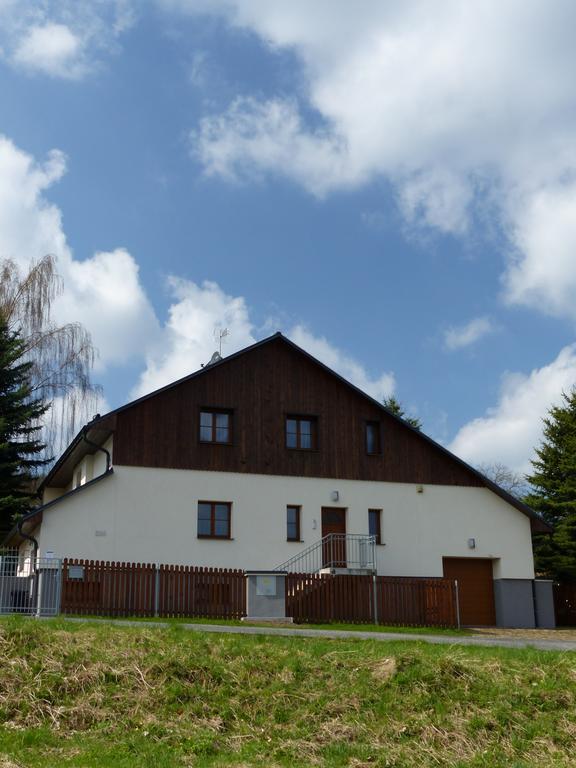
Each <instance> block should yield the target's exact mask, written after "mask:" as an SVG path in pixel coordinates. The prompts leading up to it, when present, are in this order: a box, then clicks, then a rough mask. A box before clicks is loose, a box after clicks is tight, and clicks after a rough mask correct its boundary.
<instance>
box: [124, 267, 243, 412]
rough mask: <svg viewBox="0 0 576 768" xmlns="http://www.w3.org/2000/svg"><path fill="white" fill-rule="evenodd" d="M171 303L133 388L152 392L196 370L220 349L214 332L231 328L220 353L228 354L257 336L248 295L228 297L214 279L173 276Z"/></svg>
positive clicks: (171, 280)
mask: <svg viewBox="0 0 576 768" xmlns="http://www.w3.org/2000/svg"><path fill="white" fill-rule="evenodd" d="M169 288H170V291H171V293H172V298H173V303H172V305H171V306H170V309H169V311H168V320H167V322H166V324H165V325H164V327H163V332H162V337H161V338H160V339H159V340H158V343H157V344H156V345H154V347H153V348H152V349H150V350H149V352H148V354H147V360H146V369H145V371H144V372H143V374H142V376H141V378H140V381H139V383H138V385H137V387H136V389H135V390H134V392H133V395H134V396H135V397H137V396H139V395H143V394H146V393H147V392H152V391H153V390H155V389H158V388H159V387H162V386H164V385H165V384H169V383H170V382H172V381H175V380H176V379H179V378H181V377H182V376H186V375H188V374H190V373H193V372H194V371H196V370H198V369H199V368H200V366H201V364H203V363H207V362H208V361H209V360H210V358H211V357H212V354H213V353H214V351H215V350H216V349H217V346H218V345H217V342H216V339H215V335H214V331H215V329H216V328H217V327H220V328H222V329H223V328H228V329H229V331H230V335H229V336H228V337H227V338H226V340H225V344H224V346H223V350H222V353H223V354H230V353H231V352H236V351H237V350H239V349H241V348H242V347H245V346H248V345H249V344H253V343H254V342H255V341H256V338H255V336H254V335H253V326H252V323H251V322H250V319H249V313H248V308H247V307H246V303H245V301H244V299H243V298H242V297H241V296H240V297H234V296H228V295H227V294H225V293H224V291H222V289H221V288H220V287H219V286H218V285H216V283H211V282H205V283H203V284H202V285H201V286H199V285H196V283H193V282H192V281H190V280H182V279H180V278H176V277H171V278H169Z"/></svg>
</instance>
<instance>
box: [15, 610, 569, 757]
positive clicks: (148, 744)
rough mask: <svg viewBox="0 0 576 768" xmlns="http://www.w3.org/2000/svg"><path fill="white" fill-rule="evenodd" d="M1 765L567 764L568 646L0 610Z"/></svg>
mask: <svg viewBox="0 0 576 768" xmlns="http://www.w3.org/2000/svg"><path fill="white" fill-rule="evenodd" d="M0 653H1V659H2V664H1V666H0V766H1V767H2V768H14V767H15V766H18V768H23V767H25V768H36V767H40V766H41V767H42V768H53V767H54V768H55V767H56V766H58V768H60V766H65V767H66V766H74V767H75V768H93V767H94V768H95V767H96V766H98V768H109V767H111V766H114V767H115V768H123V767H124V766H126V768H128V767H129V768H140V767H142V768H144V767H146V768H147V767H148V766H149V767H150V768H152V767H154V768H174V767H181V766H194V767H196V766H198V768H204V767H216V766H266V767H267V768H274V767H275V766H296V767H300V766H302V767H303V766H329V767H330V768H339V767H340V766H342V767H343V766H347V767H348V766H349V767H350V768H372V767H373V766H390V767H393V768H408V767H410V768H413V767H414V766H418V767H420V766H424V767H427V766H454V767H463V766H471V767H472V766H474V767H478V768H479V767H486V768H488V766H489V767H490V768H504V766H506V768H511V767H512V768H525V767H527V766H538V768H552V766H573V765H574V764H575V763H574V754H573V752H574V743H576V654H571V653H559V652H550V651H547V652H544V651H537V650H534V649H525V650H512V649H501V648H500V649H496V648H466V647H457V646H435V645H426V644H424V643H415V642H407V641H390V642H378V641H371V640H363V641H359V640H330V639H325V638H319V637H318V638H311V639H308V638H287V637H270V636H247V635H229V634H228V635H225V634H202V633H195V632H187V631H185V630H183V629H182V627H180V626H178V624H176V623H174V624H173V625H172V626H170V627H169V628H166V629H165V628H161V627H146V626H144V625H142V626H136V627H121V626H117V625H112V624H96V623H78V624H73V623H70V622H64V621H61V620H54V621H42V622H39V621H35V620H31V619H22V618H20V619H9V620H5V621H2V622H0Z"/></svg>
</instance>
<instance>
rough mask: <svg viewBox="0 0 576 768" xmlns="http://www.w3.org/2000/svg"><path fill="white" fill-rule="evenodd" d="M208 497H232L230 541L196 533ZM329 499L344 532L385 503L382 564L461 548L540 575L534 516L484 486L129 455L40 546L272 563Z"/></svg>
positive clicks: (427, 567) (52, 517)
mask: <svg viewBox="0 0 576 768" xmlns="http://www.w3.org/2000/svg"><path fill="white" fill-rule="evenodd" d="M334 490H337V491H338V492H339V495H340V499H339V501H338V502H333V501H332V500H331V499H332V492H333V491H334ZM199 500H210V501H229V502H232V524H231V528H232V540H231V541H228V540H206V539H197V538H196V525H197V504H198V501H199ZM287 504H297V505H300V506H301V508H302V511H301V536H302V539H303V542H302V543H297V542H287V541H286V505H287ZM323 506H326V507H334V506H337V507H342V508H345V509H346V510H347V511H346V525H347V533H368V509H369V508H380V509H382V540H383V542H384V543H385V545H383V546H379V547H377V550H378V572H379V573H380V574H383V575H398V576H441V575H442V557H443V556H452V557H490V558H494V576H495V577H496V578H515V579H523V578H533V577H534V571H533V561H532V547H531V536H530V521H529V520H528V518H527V517H526V516H525V515H523V514H522V513H521V512H519V511H518V510H517V509H515V508H514V507H512V506H511V505H509V504H507V503H506V502H505V501H503V500H502V499H501V498H500V497H499V496H497V495H496V494H494V493H492V492H491V491H489V490H488V489H486V488H462V487H458V486H436V485H426V486H424V487H423V492H422V493H418V492H417V486H416V485H411V484H401V483H379V482H362V481H352V480H325V479H317V478H299V477H280V476H270V475H243V474H236V473H222V472H200V471H193V470H186V471H184V470H170V469H150V468H136V467H124V466H116V467H115V468H114V474H113V475H111V476H109V477H107V478H104V479H103V480H102V481H100V482H98V483H95V484H94V485H93V486H91V487H87V488H85V489H83V490H81V491H80V492H78V493H75V494H73V495H72V496H70V497H69V498H66V499H62V500H61V501H59V502H58V503H57V504H55V505H54V506H53V507H51V508H49V509H47V510H46V511H45V514H44V519H43V523H42V530H41V533H40V551H41V554H43V553H44V552H46V551H47V550H48V551H54V553H55V555H56V556H70V557H85V558H93V559H100V560H123V561H136V562H158V563H175V564H184V563H189V564H194V565H203V566H218V567H228V568H256V569H264V568H271V567H275V566H276V565H278V564H280V563H281V562H283V561H284V560H286V559H288V558H289V557H292V555H295V554H297V553H298V552H299V551H301V550H302V549H304V548H305V547H308V546H309V545H311V544H313V543H314V542H315V541H317V540H318V539H320V538H321V535H322V531H321V508H322V507H323ZM470 538H474V539H475V540H476V548H475V549H473V550H471V549H469V548H468V539H470Z"/></svg>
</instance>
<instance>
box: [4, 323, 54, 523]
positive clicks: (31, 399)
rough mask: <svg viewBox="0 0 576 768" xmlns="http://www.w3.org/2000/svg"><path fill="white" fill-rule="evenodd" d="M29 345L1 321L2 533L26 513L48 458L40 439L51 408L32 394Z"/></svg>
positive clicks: (31, 366)
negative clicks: (37, 476)
mask: <svg viewBox="0 0 576 768" xmlns="http://www.w3.org/2000/svg"><path fill="white" fill-rule="evenodd" d="M25 355H26V343H25V341H24V340H23V339H22V338H21V337H20V336H19V335H18V333H17V332H15V331H10V330H9V329H8V326H7V325H6V323H5V322H2V321H0V532H2V533H4V532H7V531H8V530H9V529H10V526H11V524H12V523H13V521H14V519H15V518H17V517H19V516H20V515H22V514H24V513H25V512H27V511H28V510H29V509H30V507H31V506H32V500H33V496H34V491H33V475H34V474H35V472H36V471H37V469H38V467H41V466H43V465H44V464H45V463H46V462H47V459H46V458H43V454H44V449H45V447H46V446H45V445H44V443H42V442H41V441H40V440H39V439H38V434H39V431H40V420H41V418H42V417H43V416H44V414H45V413H46V411H47V409H48V407H49V406H48V405H47V404H45V403H44V401H43V399H42V398H41V397H38V396H35V395H34V394H33V392H32V387H31V383H30V376H31V372H32V368H33V364H32V363H31V362H29V361H28V362H27V361H25V359H24V358H25Z"/></svg>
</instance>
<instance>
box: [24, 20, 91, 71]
mask: <svg viewBox="0 0 576 768" xmlns="http://www.w3.org/2000/svg"><path fill="white" fill-rule="evenodd" d="M81 49H82V43H81V41H80V40H79V38H78V37H76V35H74V34H73V33H72V32H71V31H70V29H68V27H66V26H64V25H63V24H46V25H44V26H43V27H31V28H30V29H29V30H27V32H26V35H25V36H24V37H23V38H22V39H21V40H20V41H19V43H18V47H17V48H16V50H15V51H14V56H13V60H14V62H15V64H17V65H19V66H22V67H24V68H25V69H28V70H31V71H38V72H44V73H46V74H48V75H52V76H54V77H63V78H75V77H79V76H81V75H82V74H83V67H82V65H81V63H80V55H79V54H80V52H81Z"/></svg>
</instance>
